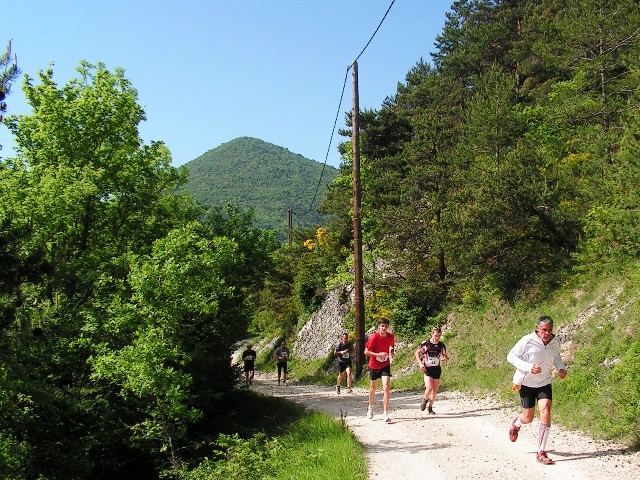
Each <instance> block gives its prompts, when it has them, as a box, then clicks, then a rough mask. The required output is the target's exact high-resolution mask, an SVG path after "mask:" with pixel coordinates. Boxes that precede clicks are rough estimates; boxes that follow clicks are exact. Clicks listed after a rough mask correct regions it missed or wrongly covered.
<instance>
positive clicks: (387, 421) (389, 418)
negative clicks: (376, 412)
mask: <svg viewBox="0 0 640 480" xmlns="http://www.w3.org/2000/svg"><path fill="white" fill-rule="evenodd" d="M382 419H383V420H384V423H391V417H390V416H389V415H388V414H387V412H384V415H383V416H382Z"/></svg>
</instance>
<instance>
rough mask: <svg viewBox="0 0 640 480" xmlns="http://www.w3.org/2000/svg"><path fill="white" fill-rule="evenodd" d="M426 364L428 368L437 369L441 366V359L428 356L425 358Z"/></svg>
mask: <svg viewBox="0 0 640 480" xmlns="http://www.w3.org/2000/svg"><path fill="white" fill-rule="evenodd" d="M424 364H425V366H426V367H437V366H438V365H440V358H439V357H430V356H428V355H427V356H425V357H424Z"/></svg>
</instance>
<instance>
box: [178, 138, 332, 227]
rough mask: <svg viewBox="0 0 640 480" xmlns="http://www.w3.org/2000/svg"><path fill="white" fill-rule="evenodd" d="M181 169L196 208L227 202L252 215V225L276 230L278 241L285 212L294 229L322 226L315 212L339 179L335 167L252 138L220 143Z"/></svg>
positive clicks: (285, 218) (320, 219) (319, 216)
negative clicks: (291, 216) (289, 214)
mask: <svg viewBox="0 0 640 480" xmlns="http://www.w3.org/2000/svg"><path fill="white" fill-rule="evenodd" d="M184 166H185V167H186V168H187V170H188V174H187V179H188V181H187V184H186V185H185V189H186V190H187V191H188V192H189V194H190V195H191V196H192V198H193V199H194V200H196V201H197V202H198V203H200V204H202V205H204V206H206V207H214V206H224V205H225V203H227V202H230V203H231V204H233V205H236V206H238V207H239V208H240V209H241V210H243V211H247V210H253V212H254V225H255V226H256V227H258V228H265V229H270V230H276V232H278V234H279V236H280V237H283V236H284V235H285V233H286V231H287V228H288V217H287V211H288V209H289V208H291V209H292V211H293V213H294V225H293V227H294V229H297V228H305V227H311V226H315V225H320V224H322V222H323V219H324V217H323V216H322V215H320V214H319V213H318V212H317V211H316V208H317V206H318V204H319V203H320V201H321V199H322V195H323V193H324V188H325V187H326V185H327V184H329V183H331V182H332V181H333V180H334V179H335V178H336V176H337V174H338V169H337V168H335V167H332V166H329V165H326V164H321V163H319V162H316V161H315V160H311V159H308V158H306V157H304V156H302V155H300V154H296V153H293V152H291V151H289V150H288V149H287V148H285V147H281V146H278V145H275V144H272V143H269V142H265V141H263V140H260V139H257V138H253V137H238V138H235V139H233V140H231V141H229V142H226V143H223V144H221V145H220V146H218V147H216V148H213V149H211V150H208V151H207V152H205V153H204V154H202V155H200V156H199V157H197V158H195V159H194V160H191V161H190V162H187V163H186V164H185V165H184ZM316 190H317V192H318V193H317V196H316ZM314 196H315V200H314ZM312 201H313V203H314V205H313V209H312V205H311V203H312Z"/></svg>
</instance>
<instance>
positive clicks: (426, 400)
mask: <svg viewBox="0 0 640 480" xmlns="http://www.w3.org/2000/svg"><path fill="white" fill-rule="evenodd" d="M441 335H442V330H441V329H440V327H433V328H432V329H431V338H430V339H428V340H425V341H424V342H422V343H421V344H420V346H419V347H418V349H417V350H416V361H417V362H418V365H419V366H420V370H422V371H423V372H424V395H423V397H422V403H421V404H420V410H424V409H425V408H427V404H428V405H429V414H431V415H434V414H435V412H434V411H433V404H434V402H435V401H436V395H437V394H438V388H439V387H440V375H441V374H442V366H441V363H442V362H444V363H446V362H447V360H449V357H448V356H447V347H445V345H444V343H442V342H441V341H440V336H441Z"/></svg>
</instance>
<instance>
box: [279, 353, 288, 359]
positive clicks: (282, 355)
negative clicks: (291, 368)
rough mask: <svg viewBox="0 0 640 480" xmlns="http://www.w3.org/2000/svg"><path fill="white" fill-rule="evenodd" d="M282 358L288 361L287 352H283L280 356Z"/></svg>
mask: <svg viewBox="0 0 640 480" xmlns="http://www.w3.org/2000/svg"><path fill="white" fill-rule="evenodd" d="M280 356H281V357H282V358H284V359H285V360H286V359H287V352H282V353H281V354H280Z"/></svg>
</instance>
